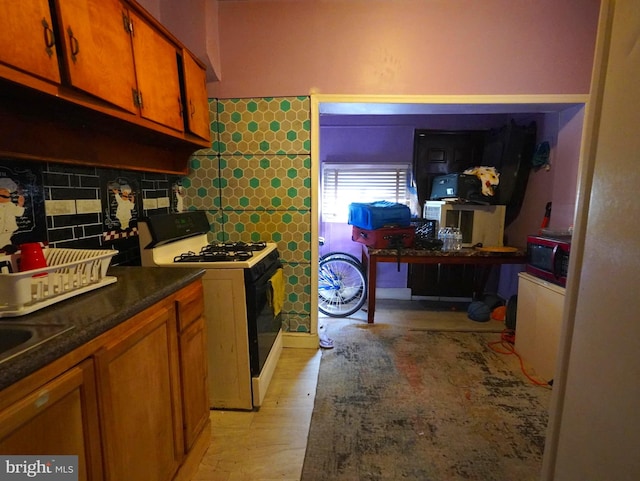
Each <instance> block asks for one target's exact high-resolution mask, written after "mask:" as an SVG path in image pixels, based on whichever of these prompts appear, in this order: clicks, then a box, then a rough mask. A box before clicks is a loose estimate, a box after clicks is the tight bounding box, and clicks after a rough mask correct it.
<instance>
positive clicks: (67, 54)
mask: <svg viewBox="0 0 640 481" xmlns="http://www.w3.org/2000/svg"><path fill="white" fill-rule="evenodd" d="M56 5H57V9H58V16H59V19H60V23H61V29H62V43H63V46H64V57H63V60H64V65H65V68H66V73H67V75H68V77H69V81H70V83H71V85H73V86H74V87H76V88H78V89H80V90H83V91H85V92H87V93H90V94H92V95H95V96H96V97H98V98H100V99H103V100H106V101H107V102H110V103H112V104H114V105H117V106H118V107H121V108H123V109H125V110H127V111H129V112H132V113H137V107H136V105H135V104H134V99H133V92H134V91H135V88H136V77H135V72H134V67H133V53H132V50H131V36H130V34H129V31H128V21H127V16H126V11H125V9H124V8H123V6H122V3H121V2H120V1H119V0H100V1H87V0H64V1H61V0H58V1H57V2H56Z"/></svg>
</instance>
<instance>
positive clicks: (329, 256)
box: [320, 251, 362, 269]
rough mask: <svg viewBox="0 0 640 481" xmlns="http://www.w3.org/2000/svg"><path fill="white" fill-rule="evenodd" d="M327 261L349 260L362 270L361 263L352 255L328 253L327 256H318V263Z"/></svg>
mask: <svg viewBox="0 0 640 481" xmlns="http://www.w3.org/2000/svg"><path fill="white" fill-rule="evenodd" d="M327 259H349V260H350V261H353V262H355V263H356V265H357V266H358V267H359V268H360V269H362V263H361V262H360V259H358V258H357V257H356V256H354V255H353V254H348V253H346V252H337V251H336V252H329V253H328V254H324V255H322V256H320V262H322V261H326V260H327Z"/></svg>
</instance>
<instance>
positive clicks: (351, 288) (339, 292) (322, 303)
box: [318, 241, 367, 317]
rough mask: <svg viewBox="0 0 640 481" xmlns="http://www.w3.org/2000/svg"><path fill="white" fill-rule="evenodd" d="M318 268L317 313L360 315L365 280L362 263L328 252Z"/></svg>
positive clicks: (364, 296) (364, 297)
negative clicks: (358, 313) (318, 311)
mask: <svg viewBox="0 0 640 481" xmlns="http://www.w3.org/2000/svg"><path fill="white" fill-rule="evenodd" d="M320 245H322V241H321V243H320ZM318 264H319V266H318V309H319V310H320V312H322V313H323V314H325V315H327V316H329V317H347V316H350V315H351V314H354V313H355V312H357V311H359V310H360V309H361V308H362V306H363V305H364V303H365V301H366V298H367V278H366V276H365V273H364V269H363V267H362V264H361V262H360V261H359V260H358V259H357V258H356V257H355V256H353V255H351V254H348V253H346V252H330V253H328V254H325V255H323V256H321V257H320V261H319V263H318Z"/></svg>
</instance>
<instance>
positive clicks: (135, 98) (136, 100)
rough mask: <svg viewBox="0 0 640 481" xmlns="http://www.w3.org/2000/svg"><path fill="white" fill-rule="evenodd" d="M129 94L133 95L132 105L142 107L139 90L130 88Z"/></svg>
mask: <svg viewBox="0 0 640 481" xmlns="http://www.w3.org/2000/svg"><path fill="white" fill-rule="evenodd" d="M131 96H132V97H133V105H135V106H136V107H138V108H139V109H141V108H142V107H143V104H142V93H141V92H140V91H139V90H136V89H133V88H132V89H131Z"/></svg>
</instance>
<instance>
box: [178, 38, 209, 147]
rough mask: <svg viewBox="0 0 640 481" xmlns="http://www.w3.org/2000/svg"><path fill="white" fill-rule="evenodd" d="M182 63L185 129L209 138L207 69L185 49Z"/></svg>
mask: <svg viewBox="0 0 640 481" xmlns="http://www.w3.org/2000/svg"><path fill="white" fill-rule="evenodd" d="M182 63H183V68H184V88H185V93H186V97H187V98H186V102H185V105H186V110H187V111H186V113H185V117H186V120H187V129H188V130H189V132H191V133H192V134H195V135H197V136H198V137H200V138H203V139H204V140H211V127H210V125H209V122H210V120H209V98H208V95H207V71H206V70H205V69H204V68H203V67H201V66H200V64H198V62H196V60H195V59H194V58H193V56H192V55H191V54H190V53H189V52H187V51H186V50H184V51H183V55H182Z"/></svg>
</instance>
